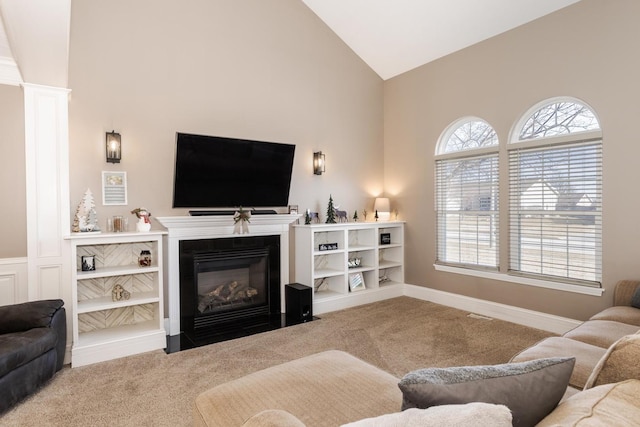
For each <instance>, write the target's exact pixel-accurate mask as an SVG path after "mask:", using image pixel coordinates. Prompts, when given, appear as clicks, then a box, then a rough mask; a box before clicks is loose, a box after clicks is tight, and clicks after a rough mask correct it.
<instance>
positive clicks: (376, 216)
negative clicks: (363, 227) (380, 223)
mask: <svg viewBox="0 0 640 427" xmlns="http://www.w3.org/2000/svg"><path fill="white" fill-rule="evenodd" d="M373 217H374V218H375V220H376V221H377V220H378V218H379V217H378V209H376V213H375V214H374V215H373Z"/></svg>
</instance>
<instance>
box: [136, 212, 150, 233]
mask: <svg viewBox="0 0 640 427" xmlns="http://www.w3.org/2000/svg"><path fill="white" fill-rule="evenodd" d="M131 213H132V214H134V215H135V216H137V217H138V222H136V231H138V232H146V231H149V230H151V219H149V218H150V217H151V212H149V211H148V210H146V209H145V208H136V209H134V210H132V211H131Z"/></svg>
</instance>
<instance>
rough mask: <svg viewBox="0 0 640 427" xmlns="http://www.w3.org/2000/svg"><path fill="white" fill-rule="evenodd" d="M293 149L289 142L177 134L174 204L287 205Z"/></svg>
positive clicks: (207, 205)
mask: <svg viewBox="0 0 640 427" xmlns="http://www.w3.org/2000/svg"><path fill="white" fill-rule="evenodd" d="M294 152H295V145H291V144H281V143H275V142H263V141H251V140H246V139H234V138H223V137H217V136H203V135H192V134H187V133H180V132H178V133H177V134H176V165H175V175H174V185H173V207H174V208H237V207H240V206H242V207H243V208H247V209H251V208H255V207H280V206H287V204H288V202H289V188H290V185H291V172H292V169H293V156H294Z"/></svg>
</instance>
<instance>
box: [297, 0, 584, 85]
mask: <svg viewBox="0 0 640 427" xmlns="http://www.w3.org/2000/svg"><path fill="white" fill-rule="evenodd" d="M302 1H303V2H304V3H305V4H306V5H307V6H309V8H311V10H313V11H314V12H315V13H316V14H317V15H318V16H319V17H320V19H322V20H323V21H324V22H325V23H326V24H327V25H328V26H329V27H330V28H331V29H332V30H333V31H334V32H335V33H336V34H337V35H338V36H339V37H340V38H341V39H342V40H343V41H344V42H345V43H346V44H347V45H348V46H349V47H350V48H351V49H352V50H353V51H354V52H355V53H356V54H357V55H359V56H360V58H362V60H364V61H365V62H366V63H367V64H368V65H369V66H370V67H371V68H372V69H373V70H374V71H375V72H376V73H378V75H379V76H380V77H382V78H383V79H385V80H386V79H389V78H391V77H394V76H396V75H398V74H402V73H404V72H406V71H409V70H411V69H413V68H416V67H419V66H420V65H423V64H426V63H428V62H431V61H433V60H435V59H438V58H440V57H443V56H445V55H448V54H450V53H453V52H455V51H457V50H460V49H463V48H465V47H468V46H471V45H473V44H475V43H478V42H480V41H482V40H485V39H488V38H490V37H493V36H495V35H498V34H500V33H503V32H505V31H508V30H510V29H512V28H515V27H518V26H520V25H523V24H525V23H527V22H530V21H533V20H535V19H537V18H540V17H542V16H544V15H547V14H549V13H552V12H555V11H556V10H559V9H562V8H564V7H566V6H569V5H571V4H573V3H577V2H578V1H580V0H302Z"/></svg>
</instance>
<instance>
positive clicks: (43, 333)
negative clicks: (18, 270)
mask: <svg viewBox="0 0 640 427" xmlns="http://www.w3.org/2000/svg"><path fill="white" fill-rule="evenodd" d="M63 305H64V302H63V301H62V300H45V301H32V302H26V303H23V304H13V305H7V306H2V307H0V414H2V413H3V412H4V411H6V410H7V409H9V408H10V407H11V406H13V405H14V404H15V403H17V402H18V401H20V400H21V399H23V398H24V397H26V396H28V395H29V394H31V393H33V392H34V391H36V390H37V389H38V388H39V387H40V386H41V385H42V384H44V383H45V382H47V381H48V380H49V379H50V378H51V377H53V375H54V374H55V373H56V372H58V371H59V370H60V369H62V364H63V362H64V352H65V346H66V342H67V320H66V316H65V309H64V307H63Z"/></svg>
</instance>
